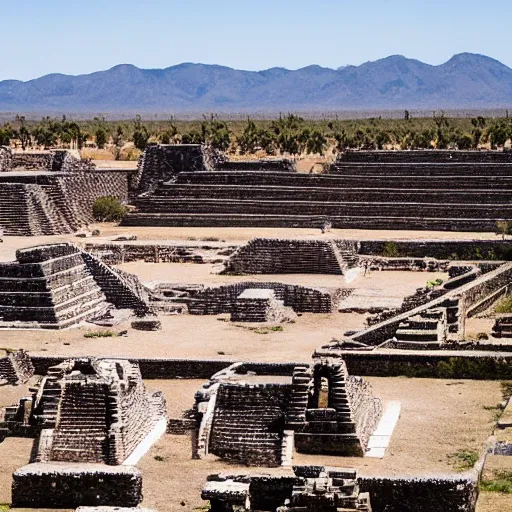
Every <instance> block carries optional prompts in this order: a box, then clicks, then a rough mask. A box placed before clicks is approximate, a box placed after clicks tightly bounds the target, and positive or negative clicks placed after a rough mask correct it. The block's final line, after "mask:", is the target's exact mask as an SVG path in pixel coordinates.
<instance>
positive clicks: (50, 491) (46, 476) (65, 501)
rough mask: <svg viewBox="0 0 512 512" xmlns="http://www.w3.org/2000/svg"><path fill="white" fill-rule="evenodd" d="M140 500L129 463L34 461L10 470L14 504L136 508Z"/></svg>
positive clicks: (137, 473)
mask: <svg viewBox="0 0 512 512" xmlns="http://www.w3.org/2000/svg"><path fill="white" fill-rule="evenodd" d="M141 500H142V474H141V472H140V471H139V470H138V469H137V468H136V467H133V466H104V465H58V464H44V463H38V464H29V465H27V466H24V467H22V468H20V469H18V470H17V471H15V472H14V473H13V482H12V505H13V506H14V507H20V508H34V509H44V508H52V509H55V508H68V509H69V508H76V507H78V506H80V505H88V506H118V507H136V506H137V505H138V504H139V503H140V501H141Z"/></svg>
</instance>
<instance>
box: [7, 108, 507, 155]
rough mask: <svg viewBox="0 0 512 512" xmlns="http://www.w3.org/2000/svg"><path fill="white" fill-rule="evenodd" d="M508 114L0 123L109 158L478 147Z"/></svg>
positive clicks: (492, 137)
mask: <svg viewBox="0 0 512 512" xmlns="http://www.w3.org/2000/svg"><path fill="white" fill-rule="evenodd" d="M511 139H512V119H510V118H509V117H508V116H507V117H503V118H485V117H482V116H478V117H474V118H459V117H457V118H455V117H453V118H450V117H447V116H446V115H445V114H444V113H443V112H433V113H432V116H431V117H421V118H413V117H412V116H411V115H410V113H409V112H408V111H405V112H404V115H403V118H402V119H388V118H381V117H379V118H370V119H354V120H345V119H344V120H342V119H338V118H334V119H327V118H326V119H306V118H304V117H301V116H298V115H295V114H292V113H288V114H283V115H280V116H279V117H278V118H276V119H268V120H256V119H251V118H247V119H246V120H244V121H240V120H223V119H221V118H219V117H217V116H215V115H209V116H206V115H205V116H203V118H202V119H199V120H195V121H190V120H189V121H184V120H177V119H174V118H170V119H168V120H167V121H154V120H149V121H147V120H143V119H142V118H141V117H140V116H136V117H135V118H134V119H133V120H131V121H114V120H108V119H106V118H105V117H95V118H93V119H90V120H80V121H70V120H69V119H67V118H66V117H65V116H64V117H62V118H59V119H57V118H50V117H44V118H43V119H41V120H39V121H34V120H27V119H26V118H25V117H23V116H16V117H15V118H14V119H13V120H12V121H10V122H7V123H4V124H3V125H2V126H0V144H1V145H9V144H10V145H13V146H16V147H18V148H20V149H23V150H25V149H30V148H37V149H48V148H52V147H56V146H60V147H69V148H73V149H80V150H81V149H87V148H93V149H99V150H107V151H109V152H110V153H111V154H112V158H113V159H115V160H130V159H135V158H137V156H138V154H140V151H143V150H144V149H145V147H146V146H147V144H149V143H151V142H159V143H163V144H177V143H183V144H197V143H206V144H210V145H211V146H213V147H214V148H216V149H219V150H221V151H226V152H229V153H230V154H233V155H236V154H240V155H250V154H263V155H283V154H285V155H292V156H296V155H307V154H311V155H325V154H332V153H336V152H338V151H343V150H346V149H429V148H433V149H434V148H436V149H448V148H453V149H478V148H481V147H486V148H493V149H497V148H501V147H505V146H508V145H509V144H510V141H511Z"/></svg>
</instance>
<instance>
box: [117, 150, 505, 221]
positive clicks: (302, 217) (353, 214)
mask: <svg viewBox="0 0 512 512" xmlns="http://www.w3.org/2000/svg"><path fill="white" fill-rule="evenodd" d="M169 148H171V147H170V146H157V147H156V148H152V149H151V150H150V151H149V152H147V153H146V156H145V159H146V158H147V159H149V158H150V157H151V158H152V156H151V155H153V153H156V152H163V151H171V150H170V149H169ZM173 151H175V150H173ZM194 151H196V152H198V151H199V150H198V149H196V150H194ZM374 153H375V154H374ZM377 153H378V155H377ZM413 153H414V154H413ZM462 153H464V155H463V154H462ZM454 154H455V153H454V152H450V153H448V152H436V151H418V152H411V151H403V152H400V151H388V152H386V154H385V155H384V154H383V153H380V152H373V151H371V152H364V151H360V152H357V153H356V152H353V153H347V154H342V155H340V156H339V158H338V160H337V161H336V163H335V164H334V166H333V168H332V169H331V173H330V174H323V175H318V174H317V175H311V174H308V175H306V174H298V173H294V172H283V171H279V172H275V171H254V170H251V171H240V170H219V169H229V167H230V166H234V164H230V165H228V166H227V167H226V164H223V165H224V167H222V166H220V167H217V168H214V169H213V172H197V170H199V171H204V170H212V169H211V168H207V167H206V166H205V165H201V166H197V165H195V166H193V168H191V169H190V170H189V169H188V168H186V166H181V167H179V166H171V167H172V172H171V173H169V172H168V169H169V166H168V165H166V164H164V163H162V162H160V161H156V162H155V163H154V165H153V164H152V165H151V166H150V169H151V170H149V167H148V166H147V165H146V164H145V161H144V162H143V165H141V168H140V173H141V180H140V181H141V183H144V182H145V181H147V180H149V181H150V182H151V183H153V184H154V183H155V182H157V181H158V182H159V183H158V185H157V186H154V187H153V188H152V189H151V191H149V187H146V186H143V187H142V188H141V189H139V193H140V195H139V196H138V197H137V199H136V200H135V205H136V207H137V211H136V212H133V213H130V214H129V215H127V216H126V217H125V218H124V219H123V224H124V225H145V226H240V227H243V226H265V227H312V226H315V227H321V226H322V225H324V224H325V222H326V221H328V223H330V224H331V225H332V227H334V228H368V229H429V230H448V231H450V230H453V231H492V230H494V228H495V224H496V221H497V220H499V219H503V218H505V219H506V218H511V215H512V209H511V207H510V198H511V195H512V159H511V157H510V155H509V153H503V152H496V151H492V152H491V151H488V152H484V151H482V152H480V151H474V152H461V154H460V155H455V156H454ZM384 159H385V163H384ZM457 159H458V160H457ZM198 167H199V169H198ZM235 167H236V166H235ZM145 176H151V179H149V178H145ZM159 176H160V178H159ZM170 178H172V180H170ZM454 183H456V184H457V186H454ZM148 191H149V192H148ZM142 192H144V193H142Z"/></svg>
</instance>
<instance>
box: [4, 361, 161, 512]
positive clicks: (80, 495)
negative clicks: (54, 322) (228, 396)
mask: <svg viewBox="0 0 512 512" xmlns="http://www.w3.org/2000/svg"><path fill="white" fill-rule="evenodd" d="M31 391H32V394H31V395H29V396H27V397H25V398H22V399H21V400H20V402H19V404H18V405H16V406H12V407H8V408H6V409H5V411H4V421H3V422H2V423H1V424H0V431H2V432H3V437H5V436H6V435H12V436H25V437H36V441H35V447H34V450H33V455H32V457H33V458H32V461H31V462H32V463H31V464H29V465H27V466H24V467H23V468H20V469H19V470H18V471H16V472H15V473H14V475H13V486H12V496H13V504H15V505H16V506H19V507H30V508H32V507H34V508H35V507H37V508H41V507H42V508H47V507H51V508H64V507H66V508H74V507H76V506H78V505H91V506H93V505H102V506H103V505H115V506H136V505H137V504H138V503H139V502H140V500H141V498H142V494H141V487H142V486H141V484H142V478H141V474H140V472H139V471H138V470H137V469H136V468H134V467H133V464H135V463H136V462H137V461H138V459H139V458H140V457H141V456H142V455H143V454H144V453H145V452H146V451H147V450H148V449H149V447H150V446H151V444H152V443H153V442H154V441H155V440H156V439H158V437H159V436H160V435H161V434H163V433H164V432H165V429H166V423H167V420H166V406H165V400H164V398H163V396H162V394H161V393H160V392H156V393H151V394H150V393H148V392H147V391H146V389H145V387H144V384H143V382H142V378H141V375H140V370H139V366H138V364H136V363H130V362H129V361H126V360H122V359H95V358H81V359H69V360H66V361H64V362H62V363H60V364H59V365H57V366H53V367H50V368H49V370H48V373H47V374H46V376H44V377H43V379H42V380H41V382H40V383H39V384H38V386H37V387H36V388H33V389H32V390H31ZM6 431H7V432H6ZM3 437H2V438H3ZM120 465H122V466H120Z"/></svg>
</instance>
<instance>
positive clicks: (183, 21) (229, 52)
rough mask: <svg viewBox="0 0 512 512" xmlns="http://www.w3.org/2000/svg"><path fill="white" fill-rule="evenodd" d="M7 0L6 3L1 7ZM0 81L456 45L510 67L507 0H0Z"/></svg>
mask: <svg viewBox="0 0 512 512" xmlns="http://www.w3.org/2000/svg"><path fill="white" fill-rule="evenodd" d="M1 4H5V5H1ZM0 5H1V9H0V19H1V26H2V40H3V42H4V49H6V50H7V51H4V52H3V55H2V58H1V61H0V62H1V66H0V80H4V79H11V78H12V79H18V80H29V79H31V78H36V77H39V76H41V75H44V74H47V73H53V72H61V73H67V74H82V73H90V72H93V71H98V70H102V69H108V68H110V67H112V66H114V65H116V64H121V63H130V64H135V65H136V66H139V67H143V68H162V67H168V66H172V65H174V64H179V63H181V62H203V63H207V64H222V65H226V66H230V67H234V68H239V69H251V70H260V69H266V68H269V67H274V66H281V67H287V68H290V69H297V68H300V67H303V66H307V65H309V64H319V65H321V66H325V67H332V68H336V67H339V66H342V65H346V64H355V65H357V64H361V63H363V62H366V61H369V60H376V59H379V58H382V57H386V56H388V55H392V54H402V55H405V56H407V57H411V58H416V59H419V60H422V61H424V62H427V63H429V64H440V63H442V62H445V61H446V60H448V59H449V58H450V57H451V56H452V55H453V54H455V53H460V52H473V53H482V54H485V55H489V56H490V57H494V58H496V59H498V60H501V61H502V62H503V63H505V64H507V65H508V66H511V67H512V51H511V47H512V35H511V33H512V31H511V30H510V28H509V24H510V19H511V17H512V3H511V2H510V0H508V1H505V0H490V1H488V2H482V1H480V0H478V1H476V0H465V1H463V0H444V1H441V0H408V1H407V0H366V1H363V0H295V1H289V0H273V1H271V0H258V1H244V0H182V1H179V2H178V1H175V0H137V1H135V0H124V1H120V0H86V1H78V0H67V1H64V0H46V1H42V0H23V1H22V2H11V1H8V0H0Z"/></svg>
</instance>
